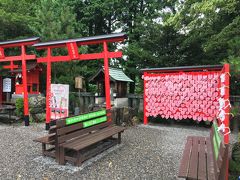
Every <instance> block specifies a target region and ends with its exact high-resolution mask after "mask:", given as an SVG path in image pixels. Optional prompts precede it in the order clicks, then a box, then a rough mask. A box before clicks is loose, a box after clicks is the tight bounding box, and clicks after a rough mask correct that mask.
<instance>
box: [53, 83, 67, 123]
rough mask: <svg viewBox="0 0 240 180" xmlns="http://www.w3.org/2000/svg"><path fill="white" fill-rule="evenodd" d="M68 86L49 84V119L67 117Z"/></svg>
mask: <svg viewBox="0 0 240 180" xmlns="http://www.w3.org/2000/svg"><path fill="white" fill-rule="evenodd" d="M68 104H69V85H66V84H51V101H50V108H51V119H61V118H65V117H68Z"/></svg>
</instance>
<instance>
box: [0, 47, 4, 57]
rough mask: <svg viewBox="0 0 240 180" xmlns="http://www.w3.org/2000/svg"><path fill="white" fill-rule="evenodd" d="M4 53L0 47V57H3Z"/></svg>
mask: <svg viewBox="0 0 240 180" xmlns="http://www.w3.org/2000/svg"><path fill="white" fill-rule="evenodd" d="M4 58H5V55H4V49H3V48H1V47H0V59H4Z"/></svg>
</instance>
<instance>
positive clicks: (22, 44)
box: [0, 37, 40, 126]
mask: <svg viewBox="0 0 240 180" xmlns="http://www.w3.org/2000/svg"><path fill="white" fill-rule="evenodd" d="M39 40H40V38H39V37H32V38H27V39H21V40H13V41H4V42H0V62H10V65H7V66H3V68H4V69H10V70H11V71H12V70H13V69H15V68H18V65H15V64H14V61H22V78H23V86H24V121H25V126H29V110H28V91H27V67H26V61H27V60H33V59H36V55H28V54H27V52H26V47H27V46H32V45H33V44H35V43H37V42H39ZM15 47H19V48H20V49H21V54H20V55H18V56H5V52H4V51H5V49H8V48H15Z"/></svg>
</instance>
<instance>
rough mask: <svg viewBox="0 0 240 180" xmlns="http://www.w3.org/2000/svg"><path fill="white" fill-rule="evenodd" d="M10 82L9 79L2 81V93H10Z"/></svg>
mask: <svg viewBox="0 0 240 180" xmlns="http://www.w3.org/2000/svg"><path fill="white" fill-rule="evenodd" d="M11 90H12V80H11V79H10V78H4V79H3V92H11Z"/></svg>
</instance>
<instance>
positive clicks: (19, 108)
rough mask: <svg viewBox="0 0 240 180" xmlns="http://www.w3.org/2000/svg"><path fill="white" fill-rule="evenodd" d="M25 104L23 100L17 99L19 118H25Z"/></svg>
mask: <svg viewBox="0 0 240 180" xmlns="http://www.w3.org/2000/svg"><path fill="white" fill-rule="evenodd" d="M23 109H24V103H23V99H22V98H18V99H16V114H17V116H18V117H21V118H22V117H23Z"/></svg>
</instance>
